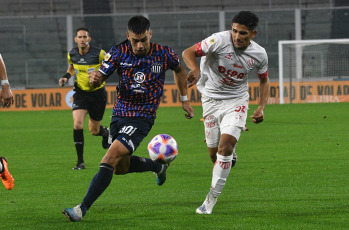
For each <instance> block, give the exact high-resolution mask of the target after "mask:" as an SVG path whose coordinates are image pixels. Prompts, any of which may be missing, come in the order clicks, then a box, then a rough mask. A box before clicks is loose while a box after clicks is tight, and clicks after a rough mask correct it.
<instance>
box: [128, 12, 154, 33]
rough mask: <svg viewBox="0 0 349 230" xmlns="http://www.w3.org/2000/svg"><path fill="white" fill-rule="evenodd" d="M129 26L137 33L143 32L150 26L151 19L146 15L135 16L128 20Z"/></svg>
mask: <svg viewBox="0 0 349 230" xmlns="http://www.w3.org/2000/svg"><path fill="white" fill-rule="evenodd" d="M127 28H128V30H129V31H132V32H133V33H135V34H143V33H144V32H145V31H147V30H149V28H150V21H149V20H148V19H147V18H146V17H144V16H135V17H133V18H131V19H130V20H129V21H128V24H127Z"/></svg>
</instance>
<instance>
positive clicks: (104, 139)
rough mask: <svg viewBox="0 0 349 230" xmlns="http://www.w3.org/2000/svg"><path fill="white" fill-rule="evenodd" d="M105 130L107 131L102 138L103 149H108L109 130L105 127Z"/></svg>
mask: <svg viewBox="0 0 349 230" xmlns="http://www.w3.org/2000/svg"><path fill="white" fill-rule="evenodd" d="M105 129H106V130H107V132H106V133H104V134H103V136H102V146H103V149H107V148H108V145H109V144H108V139H109V128H107V127H105Z"/></svg>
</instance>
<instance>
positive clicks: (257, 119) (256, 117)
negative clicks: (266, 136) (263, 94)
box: [251, 108, 264, 124]
mask: <svg viewBox="0 0 349 230" xmlns="http://www.w3.org/2000/svg"><path fill="white" fill-rule="evenodd" d="M251 118H252V121H253V123H256V124H258V123H261V122H262V121H263V120H264V113H263V110H262V109H260V108H258V109H257V110H256V111H254V113H253V115H252V116H251Z"/></svg>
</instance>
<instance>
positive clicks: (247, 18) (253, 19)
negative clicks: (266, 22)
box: [233, 11, 259, 31]
mask: <svg viewBox="0 0 349 230" xmlns="http://www.w3.org/2000/svg"><path fill="white" fill-rule="evenodd" d="M258 22H259V19H258V17H257V15H255V14H254V13H252V12H251V11H240V12H239V13H238V14H237V15H235V16H234V18H233V23H238V24H241V25H244V26H246V27H247V28H248V29H249V30H251V31H253V30H254V29H256V27H257V25H258Z"/></svg>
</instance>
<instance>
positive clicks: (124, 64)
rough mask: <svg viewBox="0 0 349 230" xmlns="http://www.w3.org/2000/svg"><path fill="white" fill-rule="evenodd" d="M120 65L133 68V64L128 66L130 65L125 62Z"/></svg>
mask: <svg viewBox="0 0 349 230" xmlns="http://www.w3.org/2000/svg"><path fill="white" fill-rule="evenodd" d="M120 65H121V66H132V64H128V63H125V62H121V63H120Z"/></svg>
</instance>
